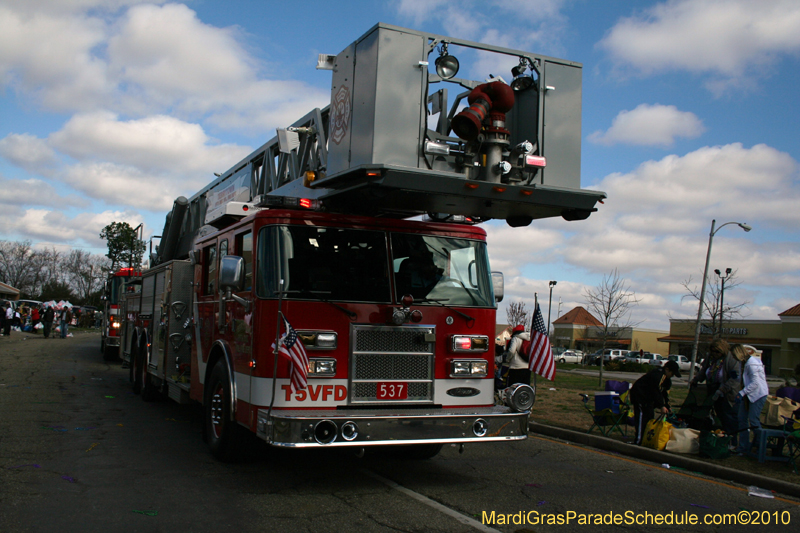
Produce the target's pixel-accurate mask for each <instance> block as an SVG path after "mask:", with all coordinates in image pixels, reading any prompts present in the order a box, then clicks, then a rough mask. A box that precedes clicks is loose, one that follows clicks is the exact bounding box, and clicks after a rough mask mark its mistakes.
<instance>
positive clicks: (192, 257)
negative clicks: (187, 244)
mask: <svg viewBox="0 0 800 533" xmlns="http://www.w3.org/2000/svg"><path fill="white" fill-rule="evenodd" d="M189 263H190V264H191V265H192V266H194V265H196V264H197V263H198V261H197V252H196V251H195V250H189Z"/></svg>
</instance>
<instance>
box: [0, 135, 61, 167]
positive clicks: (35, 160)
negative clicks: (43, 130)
mask: <svg viewBox="0 0 800 533" xmlns="http://www.w3.org/2000/svg"><path fill="white" fill-rule="evenodd" d="M0 156H2V157H3V158H4V159H6V160H7V161H9V162H10V163H13V164H14V165H17V166H19V167H22V168H24V169H27V170H31V171H34V172H39V173H41V172H44V171H46V169H47V168H48V167H50V166H52V165H53V164H54V163H55V162H56V154H55V152H54V151H53V149H52V148H50V147H49V146H48V145H47V142H46V141H44V140H42V139H39V138H38V137H36V136H35V135H30V134H28V133H22V134H17V133H12V134H10V135H7V136H6V137H5V138H3V139H0Z"/></svg>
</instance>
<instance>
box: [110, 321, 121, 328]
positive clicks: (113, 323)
mask: <svg viewBox="0 0 800 533" xmlns="http://www.w3.org/2000/svg"><path fill="white" fill-rule="evenodd" d="M111 327H112V328H114V329H119V322H112V323H111Z"/></svg>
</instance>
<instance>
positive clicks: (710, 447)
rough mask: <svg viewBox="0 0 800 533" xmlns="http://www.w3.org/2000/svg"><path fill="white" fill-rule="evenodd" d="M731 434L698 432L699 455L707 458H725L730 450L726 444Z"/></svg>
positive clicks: (729, 441)
mask: <svg viewBox="0 0 800 533" xmlns="http://www.w3.org/2000/svg"><path fill="white" fill-rule="evenodd" d="M731 439H733V437H732V436H727V435H725V436H721V435H717V434H715V433H712V432H711V431H701V432H700V457H708V458H709V459H725V458H727V457H730V455H731V450H730V449H729V448H728V446H729V445H730V443H731Z"/></svg>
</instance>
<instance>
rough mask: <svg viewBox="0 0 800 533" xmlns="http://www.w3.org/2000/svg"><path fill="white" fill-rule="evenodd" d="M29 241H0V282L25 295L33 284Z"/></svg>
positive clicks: (31, 252) (31, 251) (31, 250)
mask: <svg viewBox="0 0 800 533" xmlns="http://www.w3.org/2000/svg"><path fill="white" fill-rule="evenodd" d="M33 253H34V252H33V249H32V248H31V241H22V242H11V241H0V281H2V282H3V283H6V284H8V285H11V286H12V287H14V288H16V289H19V291H20V293H23V294H27V293H28V291H29V289H30V287H31V284H32V282H33V271H32V269H31V268H30V260H31V255H32V254H33Z"/></svg>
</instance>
